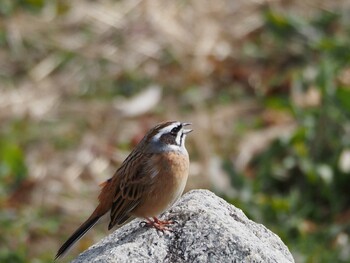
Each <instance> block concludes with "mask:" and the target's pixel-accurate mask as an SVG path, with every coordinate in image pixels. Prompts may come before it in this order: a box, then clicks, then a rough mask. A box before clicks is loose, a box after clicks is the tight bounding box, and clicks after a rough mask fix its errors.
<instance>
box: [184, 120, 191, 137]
mask: <svg viewBox="0 0 350 263" xmlns="http://www.w3.org/2000/svg"><path fill="white" fill-rule="evenodd" d="M188 125H192V123H189V122H183V123H182V126H183V127H185V126H188ZM191 131H193V130H192V129H183V130H182V132H183V133H184V134H187V133H190V132H191Z"/></svg>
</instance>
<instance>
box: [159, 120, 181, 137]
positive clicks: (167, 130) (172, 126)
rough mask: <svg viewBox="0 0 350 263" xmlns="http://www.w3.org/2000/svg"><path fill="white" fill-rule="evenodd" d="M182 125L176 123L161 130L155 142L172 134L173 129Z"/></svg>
mask: <svg viewBox="0 0 350 263" xmlns="http://www.w3.org/2000/svg"><path fill="white" fill-rule="evenodd" d="M180 124H181V123H180V122H174V123H173V124H171V125H169V126H166V127H164V128H162V129H160V130H159V132H158V133H157V134H156V135H155V136H154V140H159V139H160V137H161V136H162V135H163V134H166V133H169V132H171V130H172V129H173V128H175V127H177V126H179V125H180Z"/></svg>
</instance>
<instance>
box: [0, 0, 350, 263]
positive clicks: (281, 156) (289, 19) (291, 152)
mask: <svg viewBox="0 0 350 263" xmlns="http://www.w3.org/2000/svg"><path fill="white" fill-rule="evenodd" d="M349 115H350V1H347V0H337V1H333V0H308V1H305V0H303V1H302V0H271V1H266V0H216V1H210V0H191V1H183V0H182V1H180V0H178V1H175V0H144V1H141V0H120V1H112V0H102V1H83V0H75V1H68V0H66V1H64V0H62V1H59V0H50V1H48V0H1V2H0V230H1V235H0V262H15V263H16V262H52V259H53V257H54V255H55V253H56V251H57V249H58V247H59V246H60V245H61V244H62V242H63V241H65V240H66V239H67V238H68V236H69V235H70V234H71V233H72V232H73V231H74V230H75V229H76V228H77V227H78V225H79V224H80V223H81V222H82V221H83V220H85V218H86V217H87V216H88V215H89V214H90V213H91V212H92V210H93V208H94V207H95V205H96V204H97V195H98V192H99V187H98V184H99V183H101V182H103V181H104V180H106V179H107V178H109V177H110V176H111V175H112V174H113V172H114V171H115V170H116V168H117V167H118V165H119V164H120V163H121V162H122V161H123V159H124V158H125V157H126V156H127V154H128V153H129V152H130V150H131V149H132V148H133V147H134V146H135V145H136V143H137V142H138V141H139V140H140V139H141V138H142V136H143V135H144V134H145V132H147V130H148V129H149V128H151V127H152V126H154V125H155V124H157V123H159V122H161V121H164V120H181V121H189V122H192V123H193V128H194V129H195V131H194V132H193V133H192V134H191V135H190V136H189V137H188V140H187V149H188V151H189V153H190V158H191V169H190V177H189V181H188V185H187V190H190V189H193V188H207V189H210V190H212V191H214V192H215V193H216V194H218V195H219V196H221V197H223V198H225V199H226V200H227V201H229V202H231V203H232V204H234V205H235V206H237V207H239V208H241V209H242V210H243V211H244V212H245V213H246V214H247V216H248V217H249V218H251V219H252V220H254V221H256V222H259V223H262V224H264V225H266V226H267V227H268V228H270V229H271V230H272V231H274V232H275V233H277V234H278V235H279V236H280V237H281V239H282V240H283V241H284V242H285V243H286V244H287V245H288V247H289V249H290V250H291V252H292V254H293V256H294V258H295V260H296V262H350V240H349V234H350V193H349V190H350V188H349V187H350V119H349ZM107 234H108V231H107V225H106V224H100V225H98V226H97V227H95V228H94V230H92V231H91V232H90V233H89V234H88V235H86V237H85V238H84V239H82V241H81V242H80V243H79V244H78V246H77V247H76V248H75V249H74V250H73V251H71V253H70V254H69V255H68V256H67V258H66V260H69V259H72V258H74V257H75V256H76V255H77V254H78V253H79V252H81V251H83V250H84V249H86V248H87V247H89V246H90V245H92V244H93V243H94V242H97V241H98V240H100V239H101V238H102V237H103V236H105V235H107Z"/></svg>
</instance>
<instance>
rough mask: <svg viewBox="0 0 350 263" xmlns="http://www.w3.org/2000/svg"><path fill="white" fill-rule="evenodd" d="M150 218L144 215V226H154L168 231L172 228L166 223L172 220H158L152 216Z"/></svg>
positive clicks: (170, 222)
mask: <svg viewBox="0 0 350 263" xmlns="http://www.w3.org/2000/svg"><path fill="white" fill-rule="evenodd" d="M152 218H153V220H152V219H150V218H149V217H146V220H147V222H142V223H143V226H144V227H154V228H155V229H157V230H159V231H162V232H164V231H170V232H172V230H171V229H170V228H169V227H168V225H170V224H173V223H174V222H173V221H171V220H159V219H158V218H157V217H155V216H153V217H152Z"/></svg>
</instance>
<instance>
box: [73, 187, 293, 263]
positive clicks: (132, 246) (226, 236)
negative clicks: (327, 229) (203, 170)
mask: <svg viewBox="0 0 350 263" xmlns="http://www.w3.org/2000/svg"><path fill="white" fill-rule="evenodd" d="M161 218H162V219H172V220H176V221H177V223H176V224H175V225H173V226H172V229H173V230H174V232H173V233H172V232H166V233H161V232H157V231H156V230H155V229H153V228H145V227H140V222H141V221H140V220H138V219H137V220H134V221H132V222H131V223H129V224H127V225H125V226H123V227H121V228H119V229H118V230H116V231H115V232H114V233H112V234H110V235H109V236H107V237H106V238H104V239H103V240H101V241H100V242H99V243H97V244H96V245H94V246H92V247H90V248H89V249H88V250H87V251H85V252H83V253H82V254H80V255H79V257H78V258H76V259H75V260H74V261H73V262H74V263H81V262H138V263H139V262H140V263H141V262H176V263H177V262H278V263H283V262H294V260H293V257H292V255H291V254H290V252H289V250H288V248H287V247H286V246H285V245H284V244H283V242H282V241H281V239H280V238H279V237H278V236H277V235H275V234H274V233H272V232H271V231H270V230H268V229H267V228H266V227H264V226H263V225H261V224H257V223H255V222H253V221H251V220H249V219H248V218H247V217H246V216H245V215H244V213H243V212H242V211H241V210H240V209H238V208H236V207H234V206H232V205H230V204H228V203H227V202H226V201H224V200H223V199H221V198H219V197H217V196H216V195H215V194H213V193H211V192H210V191H207V190H194V191H191V192H189V193H187V194H185V195H184V196H183V197H182V198H181V200H180V201H179V202H178V203H177V204H176V205H175V206H174V207H173V208H171V209H170V210H169V211H168V212H166V213H164V214H163V216H162V217H161Z"/></svg>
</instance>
